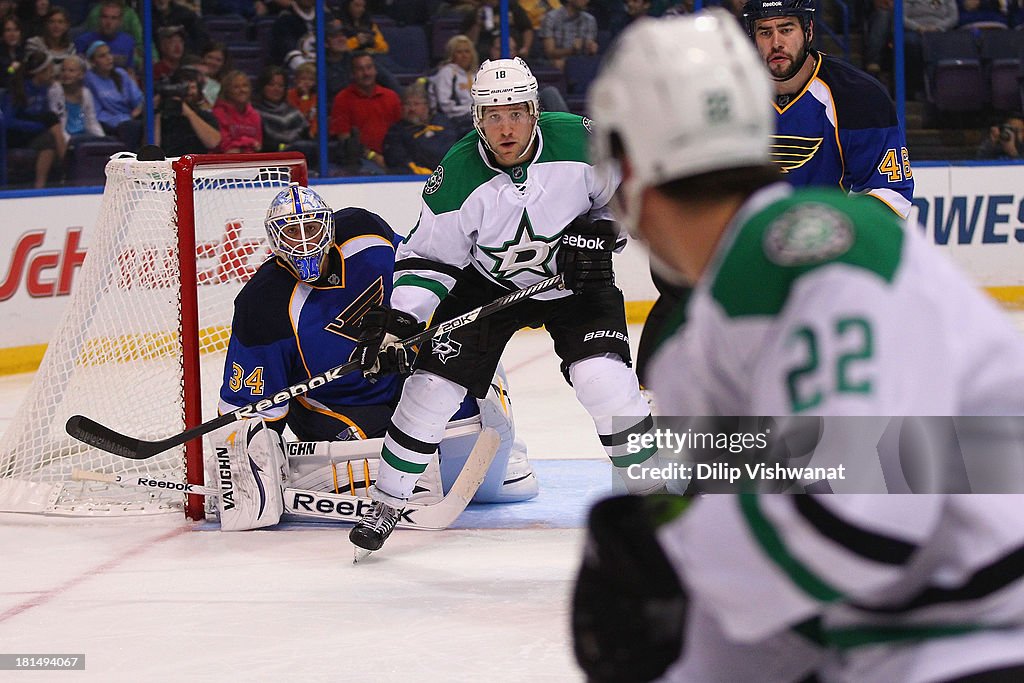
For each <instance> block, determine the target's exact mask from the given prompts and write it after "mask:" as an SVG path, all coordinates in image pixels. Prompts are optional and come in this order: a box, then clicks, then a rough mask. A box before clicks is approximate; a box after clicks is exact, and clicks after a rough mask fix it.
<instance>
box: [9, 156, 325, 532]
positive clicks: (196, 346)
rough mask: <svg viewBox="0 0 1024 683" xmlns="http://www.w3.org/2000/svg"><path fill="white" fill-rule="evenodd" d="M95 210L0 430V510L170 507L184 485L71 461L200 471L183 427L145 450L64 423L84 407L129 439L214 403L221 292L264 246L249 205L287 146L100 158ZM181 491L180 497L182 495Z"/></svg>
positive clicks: (280, 176)
mask: <svg viewBox="0 0 1024 683" xmlns="http://www.w3.org/2000/svg"><path fill="white" fill-rule="evenodd" d="M106 172H107V181H106V187H105V188H104V193H103V199H102V202H101V207H100V212H99V217H98V219H97V223H96V226H95V229H94V231H93V232H92V236H91V238H90V241H89V245H88V251H87V255H86V257H85V261H84V263H83V265H82V269H81V271H80V272H79V273H78V276H77V278H76V282H75V287H74V290H73V292H72V295H71V298H70V299H69V301H68V304H67V309H66V312H65V315H64V319H63V320H62V322H61V324H60V325H59V327H58V330H57V332H56V334H55V335H54V336H53V338H52V339H51V341H50V343H49V345H48V347H47V351H46V354H45V356H44V358H43V361H42V364H41V365H40V368H39V371H38V372H37V374H36V376H35V378H34V381H33V384H32V387H31V388H30V390H29V392H28V394H27V396H26V399H25V400H24V402H23V403H22V405H21V406H20V408H19V410H18V411H17V413H16V414H15V416H14V418H13V420H12V422H11V424H10V426H9V427H8V429H7V432H6V433H5V435H4V438H3V441H2V442H0V511H8V512H36V513H43V514H57V515H68V516H79V515H125V514H151V513H160V512H180V511H182V510H183V509H184V510H185V512H186V513H187V514H188V516H190V517H192V518H194V519H198V518H200V517H201V516H202V509H203V504H202V500H201V499H200V498H199V497H198V496H183V495H181V494H176V493H172V492H165V491H159V490H157V491H151V490H148V489H132V488H124V487H120V486H114V485H109V484H102V483H96V482H85V481H74V480H73V478H72V474H73V472H74V470H76V469H82V470H88V471H94V472H96V471H98V472H103V473H107V474H123V475H132V476H139V475H145V476H151V477H153V478H160V479H171V480H175V481H179V482H180V481H185V480H188V481H190V482H192V483H202V480H203V468H202V443H201V442H200V440H196V441H193V442H190V443H189V444H186V445H185V446H181V447H178V448H174V449H171V450H169V451H167V452H165V453H162V454H160V455H157V456H155V457H153V458H149V459H147V460H128V459H125V458H120V457H118V456H115V455H111V454H109V453H105V452H103V451H100V450H97V449H94V448H91V447H89V446H86V445H85V444H83V443H81V442H79V441H76V440H75V439H72V438H71V437H70V436H68V435H67V434H66V433H65V431H64V424H65V423H66V422H67V419H68V418H69V417H70V416H72V415H75V414H82V415H86V416H88V417H90V418H92V419H95V420H97V421H98V422H101V423H103V424H106V425H109V426H111V427H112V428H114V429H117V430H118V431H121V432H123V433H126V434H131V435H133V436H137V437H140V438H143V439H160V438H165V437H167V436H171V435H173V434H177V433H180V432H182V431H184V430H185V429H188V428H190V427H193V426H195V425H197V424H200V423H201V422H203V421H205V420H209V419H211V418H213V417H216V415H217V395H218V389H219V386H220V383H221V379H222V376H223V370H224V356H225V352H226V350H227V342H228V337H229V334H230V324H231V315H232V309H233V307H232V302H233V300H234V297H235V294H237V292H238V290H239V289H240V288H241V286H242V284H244V282H245V281H246V280H247V279H248V278H249V277H250V276H251V275H252V273H253V272H255V270H256V268H258V267H259V265H260V264H261V263H262V262H263V261H264V260H265V259H266V258H267V256H268V255H269V249H268V248H267V246H266V234H265V232H264V228H263V218H264V216H265V214H266V210H267V207H268V206H269V205H270V201H271V199H272V198H273V197H274V195H275V194H277V193H278V192H279V191H280V190H281V189H282V188H284V187H286V186H287V185H288V184H289V183H290V182H293V181H294V182H298V183H300V184H302V185H305V184H306V181H307V178H306V166H305V159H304V157H303V156H302V155H300V154H287V153H286V154H249V155H239V154H233V155H188V156H185V157H181V158H180V159H171V160H166V161H138V160H136V159H135V158H134V156H132V155H122V156H121V157H119V158H114V159H112V160H111V161H110V162H109V163H108V165H107V169H106ZM186 499H187V500H186Z"/></svg>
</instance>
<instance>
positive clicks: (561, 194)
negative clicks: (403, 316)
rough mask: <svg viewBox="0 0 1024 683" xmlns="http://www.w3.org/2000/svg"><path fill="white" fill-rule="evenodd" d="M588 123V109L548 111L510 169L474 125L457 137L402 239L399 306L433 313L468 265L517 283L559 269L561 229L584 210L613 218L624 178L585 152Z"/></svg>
mask: <svg viewBox="0 0 1024 683" xmlns="http://www.w3.org/2000/svg"><path fill="white" fill-rule="evenodd" d="M589 127H590V122H589V121H588V120H587V119H584V118H583V117H581V116H576V115H574V114H565V113H557V112H551V113H548V112H545V113H542V114H541V115H540V121H539V123H538V130H537V149H536V151H535V153H534V155H533V157H532V159H528V160H524V162H523V163H522V165H519V166H514V167H512V168H507V169H503V168H500V167H498V166H495V165H494V164H492V163H491V161H490V159H489V158H488V155H487V152H486V151H485V149H484V146H483V142H482V141H481V139H480V136H479V135H478V134H477V133H476V132H475V131H473V132H471V133H469V134H468V135H466V136H465V137H464V138H463V139H462V140H460V141H459V142H457V143H456V144H455V145H454V146H453V147H452V148H451V149H450V150H449V151H448V154H446V155H445V157H444V159H442V160H441V164H440V165H439V166H438V167H437V169H436V170H435V171H434V174H433V175H431V176H430V178H429V179H428V180H427V182H426V185H425V186H424V188H423V199H422V204H421V207H420V218H419V222H418V223H417V225H416V227H415V228H414V229H413V231H412V232H411V233H410V234H409V236H408V237H407V238H406V239H405V241H404V242H403V243H402V244H401V245H400V246H399V247H398V252H397V254H396V264H395V290H394V294H392V296H391V305H392V306H393V307H395V308H397V309H399V310H402V311H406V312H408V313H411V314H412V315H414V316H416V318H417V319H419V320H421V321H425V320H427V319H428V318H429V317H430V315H431V313H432V312H433V311H434V309H435V308H436V307H437V304H438V303H440V301H441V299H443V298H444V297H445V296H446V295H447V294H448V292H449V291H450V290H451V288H452V287H453V286H454V284H455V278H456V275H457V271H458V270H459V269H462V268H464V267H466V266H468V265H472V266H474V267H475V268H476V269H477V270H479V271H480V272H481V273H482V274H483V275H484V276H486V277H487V278H489V279H490V280H492V281H494V282H497V283H499V284H501V285H503V286H506V287H510V288H523V287H527V286H529V285H532V284H534V283H536V282H539V281H541V280H544V279H546V278H549V277H552V276H553V275H555V273H556V267H555V254H556V252H557V248H558V240H559V237H561V234H562V230H563V228H565V226H567V225H569V223H571V222H572V221H573V219H575V218H576V217H577V216H580V215H583V214H589V215H590V216H591V218H593V219H600V218H610V217H611V215H610V212H609V211H608V210H607V208H606V205H607V204H608V202H609V200H610V199H611V197H612V194H614V192H615V189H616V187H617V186H618V182H619V178H618V177H607V176H606V175H605V174H603V173H599V172H598V171H597V170H596V169H595V168H594V167H593V166H592V165H591V164H590V162H589V161H588V160H587V138H588V136H589V134H590V133H589V131H590V128H589ZM569 294H570V292H565V291H558V290H554V291H550V292H545V293H543V294H539V295H537V296H536V298H538V299H555V298H559V297H564V296H568V295H569Z"/></svg>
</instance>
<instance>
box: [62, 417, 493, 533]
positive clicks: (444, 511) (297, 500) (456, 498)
mask: <svg viewBox="0 0 1024 683" xmlns="http://www.w3.org/2000/svg"><path fill="white" fill-rule="evenodd" d="M500 445H501V437H499V436H498V432H496V431H495V430H493V429H490V428H487V429H484V430H483V431H482V432H480V436H479V437H478V438H477V440H476V444H475V445H474V446H473V450H472V451H471V452H470V454H469V457H468V458H467V459H466V464H465V465H464V466H463V467H462V471H461V472H459V476H458V477H456V479H455V483H454V484H452V487H451V489H450V490H449V491H448V493H447V494H446V495H445V496H444V498H442V499H441V500H439V501H437V502H436V503H410V504H408V505H406V506H405V508H404V509H403V510H402V513H401V516H400V518H399V521H398V526H400V527H403V528H408V529H429V530H433V531H438V530H441V529H447V528H448V527H449V526H451V525H452V523H453V522H454V521H455V520H456V519H458V517H459V515H461V514H462V511H463V510H465V509H466V506H467V505H469V501H471V500H472V499H473V496H474V495H476V492H477V489H479V488H480V484H481V483H483V480H484V477H486V476H487V470H488V469H490V467H491V463H492V462H494V456H495V455H496V454H497V452H498V447H499V446H500ZM71 478H72V479H74V480H75V481H100V482H106V483H109V484H118V485H120V486H135V487H140V488H147V489H159V490H161V491H179V492H181V493H190V494H194V495H200V496H215V495H217V494H218V493H219V491H218V490H217V489H216V488H212V487H209V486H200V485H199V484H185V483H183V482H178V481H171V480H169V479H154V478H152V477H145V476H134V475H132V476H128V475H121V474H106V473H104V472H88V471H85V470H77V469H76V470H75V471H74V472H73V473H72V475H71ZM369 505H370V499H369V498H363V497H359V496H349V495H345V494H342V493H330V492H327V491H306V490H304V489H293V488H285V490H284V506H285V507H284V512H285V514H292V515H298V516H300V517H316V518H319V519H330V520H333V521H336V522H352V523H354V522H356V521H358V520H359V518H360V517H362V516H363V514H365V513H366V511H367V510H368V509H369Z"/></svg>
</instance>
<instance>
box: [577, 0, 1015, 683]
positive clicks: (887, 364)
mask: <svg viewBox="0 0 1024 683" xmlns="http://www.w3.org/2000/svg"><path fill="white" fill-rule="evenodd" d="M769 88H770V85H769V81H768V79H767V76H766V74H765V71H764V67H763V66H762V65H761V63H760V60H759V59H758V57H757V55H756V53H755V52H754V51H753V49H752V48H751V47H750V45H749V43H748V42H747V40H746V38H745V36H744V35H743V34H742V32H741V31H740V30H739V29H738V28H737V26H736V24H735V20H734V19H733V18H732V17H731V16H730V15H728V14H725V13H721V12H718V11H710V12H702V13H698V14H696V15H692V16H687V17H679V18H672V19H663V20H643V21H639V22H637V23H636V24H634V25H633V26H632V27H631V28H629V29H627V31H626V32H625V33H624V34H623V36H622V37H621V38H620V40H619V43H618V46H617V49H616V50H615V52H614V53H613V54H612V55H611V56H610V57H609V59H608V60H607V62H606V63H605V65H604V66H603V68H602V70H601V73H600V74H599V76H598V78H597V79H596V80H595V82H594V84H593V86H592V88H591V91H590V97H591V100H590V110H591V111H593V112H594V115H595V117H596V121H597V122H598V123H597V128H596V129H595V135H594V141H593V142H594V144H593V149H594V155H593V157H594V160H595V163H597V164H598V165H599V166H601V165H604V164H608V165H611V166H613V167H615V168H620V169H621V172H622V177H623V181H622V187H623V192H622V204H623V206H622V207H621V208H622V211H621V212H620V216H621V217H622V219H623V222H624V223H625V224H626V225H627V226H628V227H629V228H630V229H631V230H632V229H638V230H639V231H640V235H641V237H642V238H643V239H644V240H645V241H646V242H647V243H648V244H649V246H650V248H651V250H652V251H657V252H658V253H659V255H660V256H661V258H662V259H664V261H665V262H666V263H667V264H668V265H670V266H671V267H672V268H673V269H675V270H676V271H677V272H679V273H680V274H682V275H684V276H685V277H686V278H687V279H689V280H691V281H695V282H696V287H695V291H694V295H693V300H692V302H691V304H690V320H689V323H688V325H687V329H686V332H685V339H680V338H679V337H677V336H673V337H670V338H669V339H668V340H667V341H666V342H665V343H664V344H663V345H662V347H661V348H660V349H659V351H658V352H657V354H656V356H655V358H654V361H653V363H654V365H653V377H654V382H653V387H652V388H653V390H654V392H655V400H656V402H657V404H658V405H659V407H660V409H661V410H662V411H664V412H665V413H666V414H673V415H794V414H817V415H1020V414H1021V410H1022V406H1024V345H1022V343H1021V340H1020V338H1019V337H1018V335H1017V333H1016V332H1015V331H1014V329H1013V328H1012V326H1011V325H1010V323H1009V321H1008V320H1007V319H1006V318H1005V317H1004V316H1003V315H1002V314H1001V312H1000V311H999V310H998V309H997V308H996V307H995V306H994V304H993V303H992V302H991V301H989V300H988V299H987V298H986V297H985V296H984V295H982V294H981V293H979V292H978V291H977V289H976V288H975V287H974V286H973V285H971V284H970V283H969V282H968V281H967V280H966V279H965V278H964V277H963V276H962V275H961V274H960V273H959V272H957V271H956V270H955V269H954V268H953V267H952V265H951V264H950V263H948V262H947V261H946V259H945V258H944V257H943V256H942V255H940V254H939V252H938V251H936V250H935V249H934V248H933V247H932V246H931V245H929V244H927V243H926V242H925V241H924V239H923V238H922V237H921V236H920V235H919V233H918V232H917V231H916V230H914V229H912V228H908V227H906V226H904V225H902V224H901V223H900V222H899V221H898V220H897V219H896V216H895V214H894V213H893V212H892V211H890V210H889V209H888V208H886V207H884V206H883V205H882V204H880V203H879V202H877V201H875V200H873V199H868V198H850V197H847V196H846V195H845V194H844V193H842V192H841V191H839V190H809V189H808V190H794V189H792V188H791V187H789V186H787V185H784V184H781V183H777V182H776V180H777V178H778V175H777V170H776V169H775V168H773V167H772V166H771V165H770V151H769V150H770V144H771V134H772V129H773V114H772V110H771V106H770V100H769V97H768V95H769V93H770V90H769ZM1007 484H1008V486H1007V488H1008V490H1014V489H1016V490H1020V482H1019V481H1018V482H1015V483H1014V482H1007ZM686 504H687V501H686V500H685V499H683V498H678V497H668V496H657V497H648V498H638V497H629V496H625V497H618V498H611V499H608V500H606V501H603V502H601V503H599V504H598V505H597V506H596V507H595V508H594V510H593V511H592V513H591V517H590V522H589V538H588V542H587V544H586V548H585V552H584V559H583V565H582V568H581V570H580V575H579V579H578V581H577V586H576V594H575V600H574V616H573V627H574V638H575V649H576V655H577V659H578V661H579V662H580V664H581V666H582V667H583V668H584V670H585V671H586V672H587V674H588V677H589V678H590V680H593V681H622V680H653V679H656V678H659V677H661V680H669V681H700V682H702V683H707V682H708V681H758V682H759V683H771V682H774V681H780V682H781V681H793V682H795V681H801V680H808V679H809V678H808V677H812V676H813V677H816V678H810V679H809V680H821V681H858V682H862V681H868V682H871V681H878V682H883V681H885V682H891V681H901V682H912V683H938V682H952V681H961V682H964V683H966V682H967V681H971V682H973V683H982V682H984V683H995V682H997V681H998V682H1002V681H1018V680H1024V581H1022V576H1024V499H1022V497H1021V496H1016V495H999V496H996V495H942V494H930V495H912V496H911V495H908V496H894V495H890V496H885V495H830V496H810V495H799V496H796V495H793V496H786V495H774V496H771V495H769V496H763V495H762V496H758V495H753V494H747V495H717V496H705V497H702V498H699V499H696V500H695V501H694V502H693V503H692V505H691V506H690V507H689V508H686Z"/></svg>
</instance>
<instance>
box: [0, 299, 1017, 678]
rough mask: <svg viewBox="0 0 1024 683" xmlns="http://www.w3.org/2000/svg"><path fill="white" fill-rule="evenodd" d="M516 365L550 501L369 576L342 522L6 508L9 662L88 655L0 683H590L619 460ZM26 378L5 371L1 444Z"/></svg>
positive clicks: (558, 389) (2, 542) (477, 516)
mask: <svg viewBox="0 0 1024 683" xmlns="http://www.w3.org/2000/svg"><path fill="white" fill-rule="evenodd" d="M1015 318H1016V322H1017V325H1018V327H1020V328H1022V329H1024V314H1016V316H1015ZM630 332H631V336H632V338H633V342H634V347H635V343H636V340H637V339H638V338H639V327H638V326H634V327H632V328H631V331H630ZM504 362H505V367H506V369H507V370H508V371H509V378H510V382H511V384H512V392H513V393H512V398H513V405H514V409H515V412H516V416H517V425H518V428H519V430H520V431H521V433H522V434H523V435H524V437H525V439H526V440H527V443H528V446H529V451H530V456H531V459H534V460H537V461H538V464H537V466H536V469H537V472H538V476H539V478H540V486H541V495H540V496H539V497H538V498H537V499H536V500H534V501H529V502H526V503H519V504H515V505H512V506H473V507H471V508H470V509H469V510H468V511H467V512H466V513H465V514H464V515H463V517H462V518H460V520H459V522H458V523H457V525H456V526H457V527H458V528H455V529H449V530H447V531H442V532H425V531H411V530H401V529H400V530H398V531H396V532H395V534H394V535H393V536H392V538H391V539H390V540H389V541H388V543H387V545H386V546H385V548H384V549H383V550H382V551H381V552H379V553H377V554H375V555H373V556H371V558H369V559H368V560H366V561H364V562H362V563H360V564H358V565H353V564H352V546H351V545H350V544H349V543H348V540H347V538H346V532H347V527H325V526H317V527H308V528H296V527H289V528H287V529H285V530H269V531H252V532H241V533H233V534H229V533H220V532H218V531H214V530H209V525H205V526H200V527H194V526H192V525H189V524H186V523H185V522H184V521H183V520H182V519H179V518H177V517H175V518H168V517H163V518H160V519H134V520H120V521H118V520H102V519H100V520H86V521H73V520H61V519H53V518H40V517H34V516H27V515H20V516H19V515H0V558H2V559H0V654H11V653H22V654H59V653H63V654H84V655H85V661H86V668H85V671H84V672H61V673H58V672H35V673H32V674H25V673H11V672H2V671H0V681H21V680H31V681H51V680H52V681H170V680H193V681H208V680H209V681H213V680H217V681H233V680H250V681H264V680H293V679H294V680H304V681H327V680H330V681H361V682H363V681H394V682H396V683H410V682H417V683H418V682H420V681H424V682H433V681H438V682H441V681H444V682H449V681H451V682H457V681H473V682H477V681H509V682H513V681H515V682H520V681H531V682H532V681H579V680H582V677H581V675H580V673H579V671H578V670H577V669H576V667H575V663H574V661H573V658H572V650H571V642H570V635H569V598H570V591H571V588H572V580H573V577H574V575H575V572H576V568H577V565H578V558H579V551H580V544H581V538H582V535H581V529H580V527H581V525H582V520H583V519H584V515H585V513H586V509H587V507H588V504H589V503H590V502H591V501H593V500H594V499H596V498H597V497H600V495H602V494H603V492H604V491H605V490H606V489H605V485H606V484H607V483H608V482H609V481H610V475H609V474H608V472H607V467H608V466H607V464H606V460H605V458H604V453H603V451H602V450H601V446H600V443H599V442H598V440H597V437H596V435H595V433H594V430H593V424H592V423H591V421H590V418H589V417H588V416H587V414H586V413H585V412H584V411H583V409H582V408H581V407H580V406H579V405H578V404H577V403H576V401H575V397H574V394H573V392H572V389H570V388H569V386H568V385H567V384H566V383H565V382H564V381H563V380H562V378H561V375H560V373H559V372H558V360H557V359H556V357H555V355H554V352H553V351H552V349H551V343H550V341H549V340H548V338H547V335H546V334H544V333H543V332H530V331H526V332H520V333H519V334H517V335H516V337H515V338H514V339H513V341H512V343H511V344H510V346H509V348H508V350H507V351H506V354H505V358H504ZM30 381H31V376H28V375H21V376H11V377H0V432H2V431H3V429H4V427H5V426H6V423H7V422H8V421H9V420H10V418H11V416H12V415H13V413H14V411H15V409H16V407H17V404H18V401H19V400H20V398H21V396H22V395H23V394H24V393H25V391H26V390H27V388H28V384H29V382H30ZM573 460H576V461H577V462H575V463H574V462H572V461H573Z"/></svg>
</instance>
